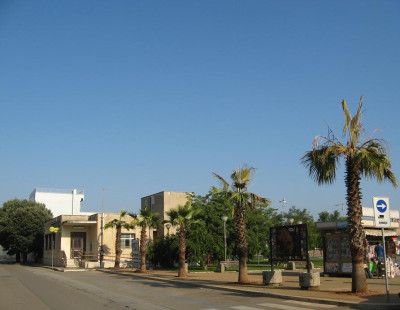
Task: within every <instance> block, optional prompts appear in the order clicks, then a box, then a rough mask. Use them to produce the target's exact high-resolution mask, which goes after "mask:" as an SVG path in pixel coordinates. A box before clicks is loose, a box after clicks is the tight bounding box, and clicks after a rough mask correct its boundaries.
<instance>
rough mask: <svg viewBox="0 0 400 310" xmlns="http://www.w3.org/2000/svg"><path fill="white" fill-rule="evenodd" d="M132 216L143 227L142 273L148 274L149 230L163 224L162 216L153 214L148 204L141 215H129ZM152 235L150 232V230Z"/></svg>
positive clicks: (141, 240)
mask: <svg viewBox="0 0 400 310" xmlns="http://www.w3.org/2000/svg"><path fill="white" fill-rule="evenodd" d="M129 215H130V216H132V217H133V218H134V219H135V220H136V221H137V222H136V223H137V224H138V225H139V226H140V227H141V230H140V260H141V263H140V272H146V250H147V234H146V229H147V228H149V229H150V228H157V227H159V226H160V225H161V224H162V221H161V218H160V215H159V214H157V213H154V212H151V211H150V210H149V209H148V206H147V202H146V204H145V206H144V208H143V209H141V210H140V215H139V216H138V215H137V214H129ZM149 234H150V230H149Z"/></svg>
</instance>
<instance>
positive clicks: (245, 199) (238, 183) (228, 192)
mask: <svg viewBox="0 0 400 310" xmlns="http://www.w3.org/2000/svg"><path fill="white" fill-rule="evenodd" d="M254 171H255V169H254V168H252V167H247V166H246V165H244V166H242V167H239V168H237V169H236V170H234V171H233V172H232V174H231V180H232V184H231V185H230V184H229V183H228V182H227V181H226V180H225V179H224V178H223V177H221V176H220V175H219V174H216V173H213V174H214V177H216V178H217V179H218V180H219V181H220V183H221V188H217V187H214V186H213V187H212V188H211V192H212V193H213V194H223V195H225V196H226V197H227V198H228V200H229V201H230V202H231V203H232V204H233V216H234V219H235V226H236V248H237V251H238V255H239V279H238V282H239V283H248V282H249V279H248V274H247V240H246V224H245V212H244V211H245V209H246V208H254V207H255V204H256V202H257V201H259V202H262V203H264V204H267V205H268V204H269V203H270V201H269V200H268V199H267V198H262V197H260V196H258V195H256V194H253V193H250V192H249V191H248V190H247V188H248V186H249V184H250V181H251V177H252V174H253V173H254Z"/></svg>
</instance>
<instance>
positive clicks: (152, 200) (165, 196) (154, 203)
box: [140, 191, 190, 239]
mask: <svg viewBox="0 0 400 310" xmlns="http://www.w3.org/2000/svg"><path fill="white" fill-rule="evenodd" d="M189 194H190V193H187V192H170V191H163V192H159V193H156V194H152V195H149V196H145V197H142V198H141V204H140V207H141V208H144V207H145V206H146V205H147V206H148V208H150V211H152V212H154V213H158V214H159V215H160V217H161V219H162V220H164V221H165V220H169V218H168V216H167V215H166V214H165V212H167V211H169V210H171V209H175V208H177V207H178V206H179V205H181V206H183V205H184V204H185V203H186V202H187V201H188V195H189ZM168 233H170V234H175V233H176V228H175V227H170V228H169V229H168V228H167V226H166V225H164V227H163V228H159V229H158V230H156V229H153V235H152V236H151V239H154V238H156V237H161V236H166V235H167V234H168Z"/></svg>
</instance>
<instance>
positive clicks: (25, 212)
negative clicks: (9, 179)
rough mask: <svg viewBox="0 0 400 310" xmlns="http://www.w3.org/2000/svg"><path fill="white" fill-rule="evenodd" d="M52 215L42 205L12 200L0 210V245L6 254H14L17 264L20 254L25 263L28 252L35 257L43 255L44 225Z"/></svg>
mask: <svg viewBox="0 0 400 310" xmlns="http://www.w3.org/2000/svg"><path fill="white" fill-rule="evenodd" d="M52 218H53V215H52V213H51V211H50V210H48V209H46V207H45V205H44V204H42V203H37V202H34V201H29V200H26V199H24V200H19V199H14V200H10V201H7V202H5V203H4V204H3V207H1V208H0V245H1V246H2V247H3V248H4V249H5V250H6V251H7V254H10V255H13V254H16V258H17V262H19V261H20V254H22V257H23V262H24V263H26V261H27V255H28V253H29V252H34V253H35V254H36V256H37V257H41V256H42V254H43V240H44V237H43V235H44V224H45V223H46V222H47V221H50V220H51V219H52Z"/></svg>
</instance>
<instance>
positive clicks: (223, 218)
mask: <svg viewBox="0 0 400 310" xmlns="http://www.w3.org/2000/svg"><path fill="white" fill-rule="evenodd" d="M221 220H222V221H223V222H224V249H225V262H226V227H225V223H226V221H227V220H228V217H227V216H226V215H222V216H221Z"/></svg>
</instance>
